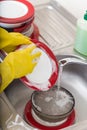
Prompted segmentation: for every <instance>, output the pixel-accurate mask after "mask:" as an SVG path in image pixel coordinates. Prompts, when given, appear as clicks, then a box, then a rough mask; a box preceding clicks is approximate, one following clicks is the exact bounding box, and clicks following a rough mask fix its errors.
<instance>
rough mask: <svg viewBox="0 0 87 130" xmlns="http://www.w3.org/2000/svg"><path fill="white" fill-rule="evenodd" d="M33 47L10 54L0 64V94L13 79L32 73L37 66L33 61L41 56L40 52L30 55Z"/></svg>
mask: <svg viewBox="0 0 87 130" xmlns="http://www.w3.org/2000/svg"><path fill="white" fill-rule="evenodd" d="M35 47H36V46H35V45H32V46H31V45H30V47H28V48H26V49H23V50H17V51H15V52H11V53H9V54H8V55H7V56H6V57H5V59H4V61H3V62H2V63H0V75H1V85H0V92H2V91H3V90H4V89H5V88H6V87H7V86H8V85H9V84H10V83H11V82H12V80H13V79H16V78H20V77H23V76H25V75H27V74H28V73H32V71H33V69H34V67H35V66H36V64H37V62H36V61H35V59H36V58H39V57H40V55H41V53H40V52H36V53H34V54H32V51H33V50H34V49H35Z"/></svg>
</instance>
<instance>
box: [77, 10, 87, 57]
mask: <svg viewBox="0 0 87 130" xmlns="http://www.w3.org/2000/svg"><path fill="white" fill-rule="evenodd" d="M74 48H75V50H77V51H78V52H79V53H81V54H83V55H85V56H87V11H86V13H85V14H84V18H83V19H79V20H78V21H77V32H76V39H75V46H74Z"/></svg>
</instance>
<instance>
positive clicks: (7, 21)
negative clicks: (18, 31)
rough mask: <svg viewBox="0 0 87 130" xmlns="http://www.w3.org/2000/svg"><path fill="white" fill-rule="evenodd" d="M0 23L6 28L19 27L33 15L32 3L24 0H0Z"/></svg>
mask: <svg viewBox="0 0 87 130" xmlns="http://www.w3.org/2000/svg"><path fill="white" fill-rule="evenodd" d="M0 10H1V11H0V15H1V17H0V25H1V26H2V27H6V28H12V27H19V26H21V25H22V24H23V23H25V22H29V21H30V20H31V19H32V17H33V16H34V7H33V5H32V4H31V3H30V2H28V1H24V0H16V1H10V0H8V1H0Z"/></svg>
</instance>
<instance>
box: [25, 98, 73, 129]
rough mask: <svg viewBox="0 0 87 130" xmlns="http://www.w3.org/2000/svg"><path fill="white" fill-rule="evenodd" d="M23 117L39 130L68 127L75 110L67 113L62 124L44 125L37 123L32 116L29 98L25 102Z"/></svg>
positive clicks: (71, 122)
mask: <svg viewBox="0 0 87 130" xmlns="http://www.w3.org/2000/svg"><path fill="white" fill-rule="evenodd" d="M24 117H25V119H26V121H27V122H28V123H29V124H30V125H31V126H33V127H35V128H38V129H40V130H60V129H63V128H65V127H68V126H70V125H72V124H73V123H74V121H75V110H73V111H72V113H71V114H70V115H69V117H68V118H67V120H66V121H65V122H63V123H62V124H60V125H58V126H45V125H42V124H40V123H38V122H37V121H36V120H35V119H34V118H33V116H32V103H31V100H30V101H29V102H28V103H27V104H26V106H25V110H24Z"/></svg>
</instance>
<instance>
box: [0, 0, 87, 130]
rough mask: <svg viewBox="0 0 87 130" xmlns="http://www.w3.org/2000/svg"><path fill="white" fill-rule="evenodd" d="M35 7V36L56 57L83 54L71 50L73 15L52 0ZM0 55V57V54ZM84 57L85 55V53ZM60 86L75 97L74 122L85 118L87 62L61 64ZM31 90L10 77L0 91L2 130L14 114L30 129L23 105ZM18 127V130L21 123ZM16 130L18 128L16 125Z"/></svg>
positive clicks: (86, 115)
mask: <svg viewBox="0 0 87 130" xmlns="http://www.w3.org/2000/svg"><path fill="white" fill-rule="evenodd" d="M35 9H36V17H35V24H36V25H37V26H38V28H39V31H40V37H39V40H40V41H42V42H44V43H46V44H47V45H48V46H49V47H50V48H51V49H52V50H53V52H54V54H55V55H56V56H57V59H58V60H60V59H63V58H67V57H76V56H81V57H83V56H82V55H80V54H78V53H77V52H75V51H74V50H73V43H74V38H75V30H76V28H75V23H76V18H74V17H73V16H72V15H71V14H69V12H67V11H66V10H65V9H64V8H63V7H61V6H60V5H59V3H58V2H56V0H51V1H50V2H49V3H47V4H44V5H39V6H36V8H35ZM74 55H75V56H74ZM1 58H2V59H3V56H2V54H1ZM84 58H85V59H87V57H84ZM61 86H62V87H64V88H66V89H68V90H69V91H70V92H71V93H72V94H73V95H74V97H75V112H76V119H75V124H77V123H78V122H80V121H84V120H87V64H85V63H83V64H79V63H72V64H67V65H66V66H65V67H64V71H63V75H62V80H61ZM33 91H34V90H32V89H30V88H27V87H25V86H24V84H23V83H22V82H21V81H20V79H18V80H14V81H13V82H12V83H11V84H10V85H9V86H8V88H7V89H6V90H5V92H4V93H2V94H1V95H0V102H2V103H1V104H0V105H1V107H0V108H1V111H0V114H1V118H0V121H1V123H0V124H1V126H2V128H3V129H4V130H8V129H6V128H7V126H6V122H9V121H10V120H11V118H12V119H13V120H14V119H15V121H16V118H15V115H17V117H19V119H20V120H21V122H22V124H23V125H25V126H26V129H23V130H33V127H30V125H28V124H27V123H26V122H25V120H24V108H25V105H26V103H27V102H28V101H29V100H30V98H31V94H32V92H33ZM5 112H6V113H5ZM6 114H7V115H6ZM10 114H11V115H10ZM8 117H9V118H8ZM2 118H3V120H2ZM7 119H8V121H7ZM20 120H19V122H20ZM11 123H14V122H11ZM5 126H6V127H5ZM86 128H87V127H86ZM19 129H21V130H22V128H21V127H20V128H19ZM10 130H14V129H10ZM16 130H18V129H17V128H16ZM70 130H71V129H70ZM82 130H83V129H82Z"/></svg>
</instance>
